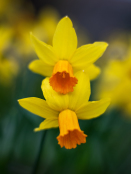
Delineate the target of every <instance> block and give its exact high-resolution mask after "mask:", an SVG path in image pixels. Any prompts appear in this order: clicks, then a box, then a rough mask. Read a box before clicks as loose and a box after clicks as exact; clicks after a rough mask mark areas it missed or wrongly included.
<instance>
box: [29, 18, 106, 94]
mask: <svg viewBox="0 0 131 174" xmlns="http://www.w3.org/2000/svg"><path fill="white" fill-rule="evenodd" d="M31 40H32V43H33V45H34V48H35V51H36V53H37V55H38V57H39V58H40V60H34V61H33V62H31V64H30V65H29V68H30V69H31V70H32V71H33V72H35V73H38V74H41V75H43V76H48V77H50V79H49V82H50V85H51V86H52V88H53V89H54V90H55V91H56V92H60V93H62V94H66V93H68V92H72V91H73V87H74V86H75V85H76V84H77V82H78V79H77V78H76V76H75V75H74V73H75V72H77V71H79V70H83V69H84V70H85V72H87V73H88V75H89V77H90V79H94V78H95V77H96V76H97V75H98V74H99V72H100V69H99V68H98V67H96V66H95V65H94V64H93V63H94V62H95V61H96V60H97V59H98V58H99V57H101V56H102V54H103V53H104V51H105V50H106V48H107V46H108V44H107V43H105V42H95V43H93V44H88V45H84V46H81V47H80V48H78V49H77V36H76V33H75V30H74V28H73V25H72V22H71V20H70V19H69V18H68V17H64V18H62V19H61V20H60V22H59V23H58V25H57V27H56V31H55V34H54V37H53V46H50V45H47V44H45V43H44V42H42V41H40V40H38V39H37V38H36V37H35V36H33V34H32V33H31Z"/></svg>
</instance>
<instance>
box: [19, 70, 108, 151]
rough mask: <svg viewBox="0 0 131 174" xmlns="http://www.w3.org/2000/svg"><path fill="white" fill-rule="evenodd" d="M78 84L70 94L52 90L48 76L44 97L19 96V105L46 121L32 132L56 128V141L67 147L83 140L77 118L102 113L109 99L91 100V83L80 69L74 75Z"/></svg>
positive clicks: (84, 139)
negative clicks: (57, 130) (58, 131)
mask: <svg viewBox="0 0 131 174" xmlns="http://www.w3.org/2000/svg"><path fill="white" fill-rule="evenodd" d="M75 77H76V78H77V79H78V80H79V83H78V84H77V85H76V87H75V88H74V91H73V92H72V93H68V94H66V95H62V94H60V93H57V92H55V91H54V90H53V89H52V87H51V86H50V84H49V78H46V79H44V80H43V82H42V86H41V87H42V90H43V94H44V96H45V98H46V101H45V100H42V99H39V98H35V97H31V98H25V99H20V100H19V104H20V105H21V106H22V107H23V108H25V109H27V110H29V111H30V112H32V113H34V114H36V115H39V116H41V117H43V118H45V120H44V121H43V122H42V123H41V124H40V126H39V128H36V129H35V131H40V130H44V129H50V128H55V127H59V129H60V135H59V136H58V137H57V140H58V144H60V146H61V147H63V146H65V148H67V149H71V148H76V146H77V144H81V143H85V142H86V137H87V135H85V134H84V132H83V131H81V129H80V127H79V123H78V119H82V120H86V119H92V118H95V117H98V116H100V115H101V114H103V113H104V112H105V110H106V108H107V107H108V105H109V103H110V100H109V99H102V100H100V101H93V102H90V101H88V100H89V97H90V82H89V79H88V78H87V75H86V74H85V73H84V72H82V71H79V72H77V73H76V74H75Z"/></svg>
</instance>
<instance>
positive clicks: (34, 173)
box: [32, 130, 47, 174]
mask: <svg viewBox="0 0 131 174" xmlns="http://www.w3.org/2000/svg"><path fill="white" fill-rule="evenodd" d="M46 134H47V130H45V131H44V132H43V134H42V137H41V141H40V147H39V151H38V154H37V157H36V161H35V164H34V166H33V172H32V174H37V171H38V167H39V162H40V157H41V154H42V147H43V144H44V140H45V137H46Z"/></svg>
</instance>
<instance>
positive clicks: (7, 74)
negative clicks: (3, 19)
mask: <svg viewBox="0 0 131 174" xmlns="http://www.w3.org/2000/svg"><path fill="white" fill-rule="evenodd" d="M0 37H1V39H0V84H2V85H6V86H7V85H10V84H11V83H12V82H13V81H12V80H13V78H14V77H15V76H16V75H17V73H18V70H19V68H18V64H17V62H16V61H15V60H14V59H12V57H11V56H10V57H9V56H8V58H5V57H4V51H5V50H6V49H7V48H8V46H9V43H10V40H11V37H12V29H11V28H8V27H7V26H1V27H0Z"/></svg>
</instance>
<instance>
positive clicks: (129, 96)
mask: <svg viewBox="0 0 131 174" xmlns="http://www.w3.org/2000/svg"><path fill="white" fill-rule="evenodd" d="M130 55H131V54H130V53H128V56H127V57H126V58H125V59H124V60H111V61H109V64H108V65H107V66H106V67H105V68H104V71H103V74H102V79H101V83H99V95H100V97H110V98H111V101H112V102H111V103H112V106H115V107H118V108H121V109H124V110H125V111H126V112H128V113H129V114H131V109H130V106H131V57H130Z"/></svg>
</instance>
